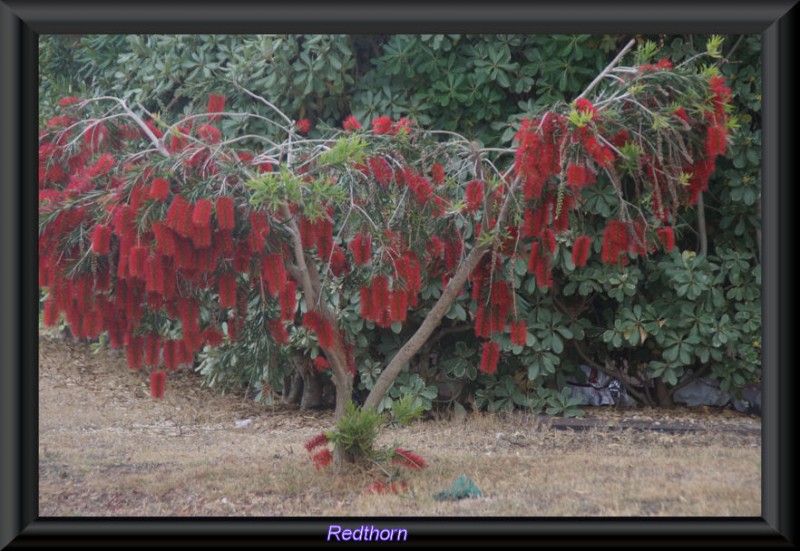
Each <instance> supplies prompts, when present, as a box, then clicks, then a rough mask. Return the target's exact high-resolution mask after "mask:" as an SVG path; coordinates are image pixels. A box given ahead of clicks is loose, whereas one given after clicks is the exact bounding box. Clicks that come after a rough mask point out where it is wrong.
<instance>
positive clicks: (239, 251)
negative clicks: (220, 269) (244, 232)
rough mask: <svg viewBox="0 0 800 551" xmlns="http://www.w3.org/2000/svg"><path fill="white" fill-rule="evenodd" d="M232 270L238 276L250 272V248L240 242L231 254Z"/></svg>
mask: <svg viewBox="0 0 800 551" xmlns="http://www.w3.org/2000/svg"><path fill="white" fill-rule="evenodd" d="M233 269H234V270H236V271H237V272H239V273H240V274H243V273H246V272H249V271H250V248H249V247H248V244H247V243H246V242H241V243H239V244H238V245H237V246H236V250H235V251H234V253H233Z"/></svg>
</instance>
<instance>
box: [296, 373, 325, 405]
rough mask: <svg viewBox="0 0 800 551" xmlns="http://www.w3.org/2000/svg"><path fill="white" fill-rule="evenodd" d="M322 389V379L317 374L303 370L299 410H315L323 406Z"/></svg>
mask: <svg viewBox="0 0 800 551" xmlns="http://www.w3.org/2000/svg"><path fill="white" fill-rule="evenodd" d="M322 388H323V384H322V377H320V375H319V373H317V372H316V371H314V370H313V369H310V368H308V367H306V368H305V369H304V370H303V398H302V400H301V401H300V409H315V408H318V407H321V406H322V405H324V401H323V399H322Z"/></svg>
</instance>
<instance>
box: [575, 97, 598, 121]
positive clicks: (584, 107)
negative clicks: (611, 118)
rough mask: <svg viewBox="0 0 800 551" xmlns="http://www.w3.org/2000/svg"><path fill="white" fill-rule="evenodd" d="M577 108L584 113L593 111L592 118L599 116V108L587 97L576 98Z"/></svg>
mask: <svg viewBox="0 0 800 551" xmlns="http://www.w3.org/2000/svg"><path fill="white" fill-rule="evenodd" d="M575 109H577V110H578V111H581V112H584V113H591V114H592V120H595V119H596V118H597V108H596V107H595V106H594V105H593V104H592V102H591V101H589V100H588V99H586V98H578V99H576V100H575Z"/></svg>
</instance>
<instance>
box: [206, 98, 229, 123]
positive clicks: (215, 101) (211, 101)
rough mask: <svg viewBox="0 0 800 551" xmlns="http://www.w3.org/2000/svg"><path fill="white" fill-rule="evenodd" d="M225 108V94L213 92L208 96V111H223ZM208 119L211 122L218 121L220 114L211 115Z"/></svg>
mask: <svg viewBox="0 0 800 551" xmlns="http://www.w3.org/2000/svg"><path fill="white" fill-rule="evenodd" d="M224 110H225V96H220V95H217V94H211V95H209V96H208V112H209V113H221V112H222V111H224ZM208 120H209V121H211V122H214V121H218V120H219V115H209V116H208Z"/></svg>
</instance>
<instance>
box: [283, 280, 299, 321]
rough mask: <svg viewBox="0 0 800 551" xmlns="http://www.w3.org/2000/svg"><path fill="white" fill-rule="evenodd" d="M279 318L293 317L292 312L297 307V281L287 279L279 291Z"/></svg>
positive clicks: (290, 318)
mask: <svg viewBox="0 0 800 551" xmlns="http://www.w3.org/2000/svg"><path fill="white" fill-rule="evenodd" d="M280 299H281V300H280V302H281V319H282V320H287V321H291V320H293V319H294V312H295V310H296V309H297V283H295V282H294V281H292V280H291V279H290V280H287V281H286V285H285V286H284V288H283V290H282V291H281V296H280Z"/></svg>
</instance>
